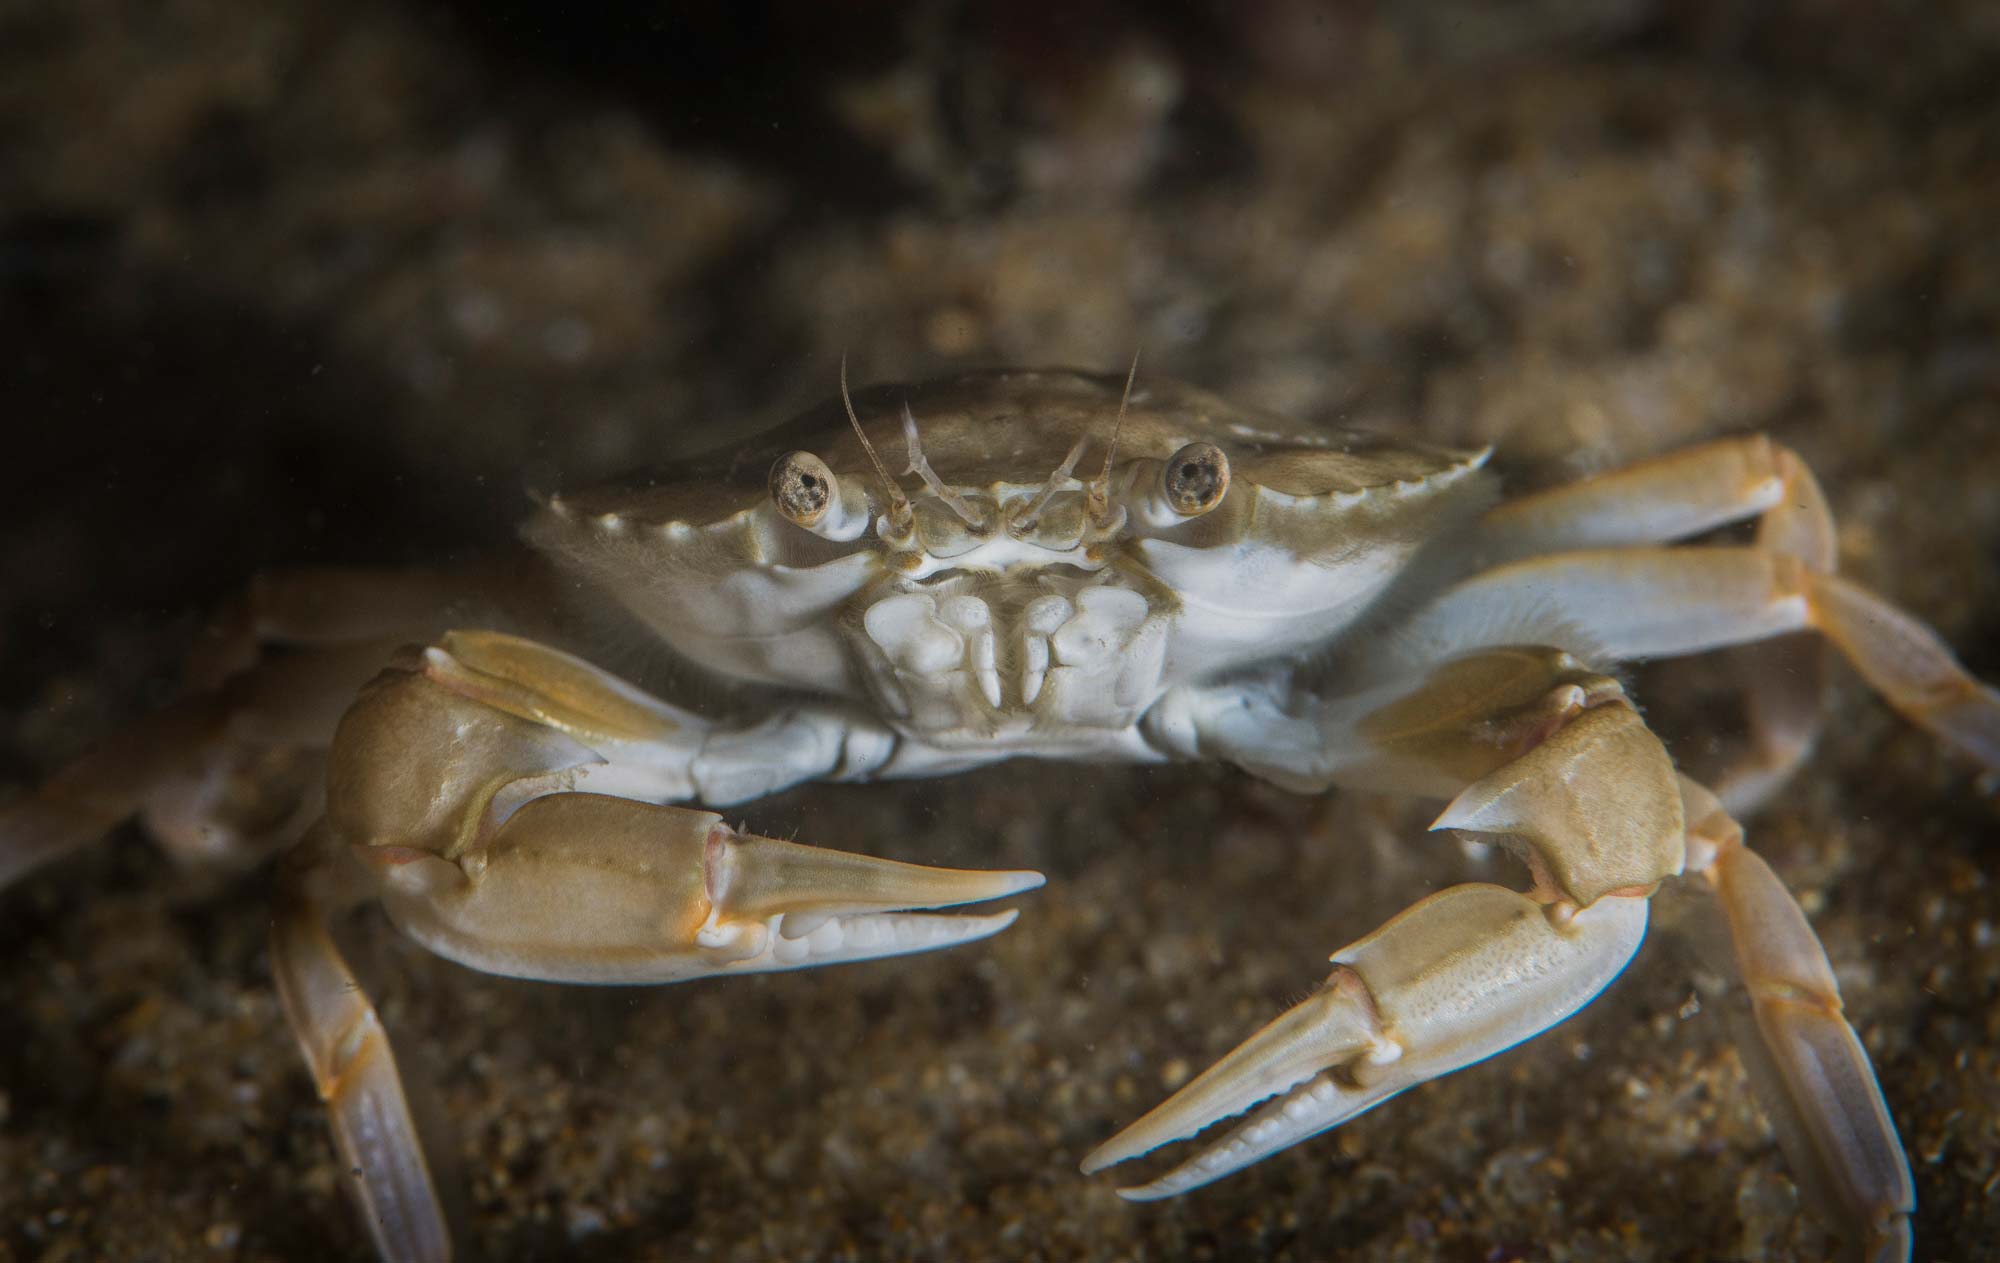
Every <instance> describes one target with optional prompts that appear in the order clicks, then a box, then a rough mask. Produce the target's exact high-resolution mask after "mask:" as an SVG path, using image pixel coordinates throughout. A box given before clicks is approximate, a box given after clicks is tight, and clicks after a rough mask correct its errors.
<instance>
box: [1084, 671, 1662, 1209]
mask: <svg viewBox="0 0 2000 1263" xmlns="http://www.w3.org/2000/svg"><path fill="white" fill-rule="evenodd" d="M1433 827H1434V828H1457V829H1465V830H1469V831H1474V832H1482V833H1490V834H1496V835H1502V836H1507V837H1512V838H1515V839H1518V840H1519V841H1520V843H1521V845H1522V846H1523V848H1524V850H1525V853H1526V856H1527V859H1528V866H1529V869H1530V871H1531V872H1532V873H1533V874H1534V876H1535V882H1534V886H1533V888H1532V889H1530V890H1529V891H1528V892H1527V893H1525V894H1522V893H1518V892H1516V891H1512V890H1508V889H1506V888H1504V887H1501V886H1490V885H1466V886H1455V887H1451V888H1450V889H1447V890H1444V891H1441V892H1439V893H1438V894H1435V895H1432V896H1431V897H1430V898H1428V899H1425V900H1424V901H1422V902H1421V903H1418V904H1417V905H1416V906H1414V907H1412V908H1411V909H1409V910H1408V911H1407V912H1404V913H1403V914H1402V915H1401V916H1399V917H1397V918H1396V919H1394V920H1393V921H1391V922H1389V924H1387V925H1386V926H1384V927H1383V928H1382V929H1380V930H1378V931H1376V932H1375V933H1374V934H1372V935H1370V936H1368V937H1367V938H1364V939H1362V940H1361V941H1360V942H1358V943H1355V944H1353V945H1351V946H1349V947H1347V948H1344V949H1342V950H1341V951H1339V952H1336V953H1335V954H1334V956H1333V961H1334V964H1335V969H1334V971H1333V974H1332V975H1331V976H1330V977H1329V978H1328V980H1327V984H1326V986H1325V987H1324V988H1323V989H1322V990H1321V991H1320V992H1319V993H1318V994H1316V995H1314V996H1313V997H1311V998H1310V999H1308V1000H1306V1001H1305V1002H1304V1003H1302V1004H1300V1005H1298V1006H1296V1007H1294V1008H1293V1009H1292V1010H1291V1011H1289V1012H1287V1013H1285V1014H1284V1015H1282V1016H1280V1017H1279V1018H1278V1019H1277V1020H1276V1021H1274V1022H1272V1023H1271V1024H1270V1025H1268V1026H1266V1027H1265V1028H1264V1029H1263V1030H1261V1031H1259V1032H1258V1033H1257V1034H1255V1035H1253V1036H1251V1037H1250V1039H1249V1040H1248V1041H1246V1042H1245V1043H1244V1044H1242V1045H1241V1046H1240V1047H1238V1048H1237V1049H1236V1050H1235V1051H1234V1052H1232V1053H1230V1054H1228V1055H1227V1056H1226V1057H1224V1058H1223V1059H1222V1061H1220V1062H1218V1063H1217V1064H1216V1065H1215V1066H1214V1067H1213V1068H1211V1069H1210V1070H1208V1071H1206V1072H1205V1073H1203V1074H1202V1075H1200V1076H1198V1077H1197V1078H1196V1079H1195V1080H1194V1081H1192V1082H1191V1083H1189V1084H1188V1085H1187V1086H1186V1087H1184V1088H1182V1089H1181V1091H1180V1092H1178V1093H1176V1094H1175V1095H1174V1096H1173V1097H1172V1098H1170V1099H1169V1100H1167V1101H1166V1102H1165V1103H1164V1104H1162V1105H1160V1106H1159V1107H1158V1108H1157V1109H1155V1110H1154V1111H1153V1112H1152V1113H1150V1114H1148V1115H1146V1116H1145V1117H1144V1118H1142V1119H1140V1120H1139V1121H1138V1122H1136V1123H1134V1124H1133V1125H1132V1126H1131V1127H1128V1128H1127V1129H1126V1130H1125V1131H1123V1132H1121V1133H1119V1134H1118V1135H1117V1136H1114V1137H1113V1138H1112V1139H1111V1140H1109V1141H1107V1142H1106V1143H1105V1144H1104V1145H1102V1146H1101V1147H1099V1148H1098V1149H1097V1150H1096V1151H1094V1152H1093V1153H1091V1154H1090V1155H1089V1156H1088V1157H1087V1158H1085V1159H1084V1162H1083V1169H1084V1170H1085V1171H1086V1172H1089V1171H1096V1170H1099V1169H1101V1168H1103V1167H1106V1166H1110V1165H1113V1164H1115V1163H1119V1162H1123V1161H1125V1160H1127V1159H1128V1158H1133V1157H1137V1156H1138V1155H1140V1154H1142V1153H1145V1152H1147V1151H1149V1150H1151V1149H1154V1148H1156V1147H1158V1146H1159V1145H1162V1144H1165V1143H1167V1142H1168V1141H1171V1140H1177V1139H1181V1138H1183V1137H1186V1136H1191V1135H1193V1134H1194V1133H1195V1132H1197V1131H1199V1130H1200V1129H1202V1128H1204V1127H1206V1126H1208V1125H1209V1124H1211V1123H1214V1122H1217V1121H1219V1120H1221V1119H1223V1118H1227V1117H1230V1116H1231V1115H1234V1114H1238V1113H1241V1112H1242V1111H1243V1110H1245V1109H1248V1108H1249V1107H1251V1106H1253V1105H1256V1104H1257V1103H1258V1102H1260V1101H1263V1100H1265V1099H1267V1098H1269V1097H1272V1096H1274V1095H1275V1096H1277V1097H1278V1099H1277V1100H1276V1101H1273V1102H1271V1103H1270V1104H1269V1105H1266V1106H1265V1107H1264V1108H1263V1109H1262V1110H1260V1111H1259V1112H1258V1113H1257V1114H1256V1115H1255V1116H1254V1117H1252V1118H1251V1120H1250V1121H1249V1122H1247V1123H1245V1124H1243V1125H1241V1126H1239V1127H1238V1128H1236V1129H1235V1130H1234V1131H1233V1132H1231V1133H1230V1135H1228V1136H1227V1137H1226V1138H1224V1139H1223V1140H1221V1141H1219V1142H1217V1143H1215V1144H1213V1145H1211V1146H1209V1147H1208V1148H1207V1149H1206V1150H1204V1151H1203V1152H1202V1153H1201V1154H1199V1155H1198V1156H1196V1157H1195V1158H1193V1159H1191V1160H1190V1161H1187V1162H1184V1163H1182V1164H1181V1165H1180V1166H1179V1167H1176V1168H1175V1169H1174V1170H1172V1171H1170V1172H1168V1173H1167V1174H1166V1175H1164V1176H1161V1177H1160V1178H1159V1179H1156V1180H1154V1181H1152V1182H1150V1183H1147V1184H1144V1185H1140V1186H1138V1187H1136V1188H1129V1189H1124V1190H1121V1193H1122V1195H1124V1196H1126V1197H1128V1198H1133V1199H1136V1200H1150V1199H1153V1198H1160V1197H1171V1196H1173V1195H1175V1194H1177V1193H1183V1192H1186V1191H1187V1190H1189V1189H1192V1188H1196V1187H1199V1186H1200V1185H1202V1184H1206V1183H1208V1182H1209V1181H1211V1180H1214V1179H1217V1178H1219V1177H1221V1176H1224V1175H1227V1174H1229V1173H1231V1172H1233V1171H1237V1170H1240V1169H1241V1168H1243V1167H1245V1166H1248V1165H1250V1164H1251V1163H1253V1162H1256V1161H1259V1160H1260V1159H1262V1158H1264V1157H1267V1156H1269V1155H1270V1154H1272V1153H1275V1152H1277V1151H1278V1150H1280V1149H1283V1148H1286V1147H1287V1146H1290V1145H1293V1144H1296V1143H1298V1142H1299V1141H1301V1140H1305V1139H1307V1138H1309V1137H1311V1136H1315V1135H1318V1134H1319V1133H1321V1132H1324V1131H1326V1130H1328V1129H1330V1128H1333V1127H1336V1126H1338V1125H1339V1124H1341V1123H1343V1122H1345V1121H1346V1120H1348V1119H1350V1118H1352V1117H1354V1116H1355V1115H1356V1114H1359V1113H1361V1112H1362V1111H1363V1110H1367V1109H1370V1108H1372V1107H1374V1106H1376V1105H1379V1104H1380V1103H1381V1102H1383V1101H1385V1100H1387V1099H1388V1098H1389V1097H1391V1096H1393V1095H1395V1094H1396V1093H1398V1092H1400V1091H1402V1090H1403V1089H1405V1088H1408V1087H1412V1086H1414V1085H1416V1084H1418V1083H1422V1082H1424V1081H1426V1080H1428V1079H1434V1078H1437V1077H1438V1076H1440V1075H1443V1074H1447V1073H1449V1072H1451V1071H1453V1070H1457V1069H1459V1068H1461V1067H1463V1066H1467V1065H1470V1064H1472V1063H1473V1062H1475V1061H1480V1060H1482V1059H1484V1058H1486V1057H1490V1056H1492V1055H1493V1054H1495V1053H1498V1052H1500V1051H1502V1050H1504V1049H1507V1048H1510V1047H1512V1046H1513V1045H1515V1044H1518V1043H1520V1042H1521V1041H1523V1040H1526V1039H1530V1038H1532V1037H1534V1036H1535V1035H1538V1034H1540V1033H1541V1032H1543V1031H1545V1030H1547V1029H1548V1028H1550V1027H1551V1026H1554V1025H1555V1024H1557V1023H1558V1022H1561V1021H1562V1020H1563V1019H1565V1018H1567V1017H1569V1016H1570V1015H1571V1014H1572V1013H1575V1012H1576V1011H1577V1010H1578V1009H1580V1008H1582V1007H1583V1006H1584V1005H1585V1004H1587V1003H1589V1002H1590V1000H1591V999H1592V998H1593V997H1595V996H1596V995H1597V993H1598V992H1599V991H1601V990H1602V989H1603V988H1604V987H1605V986H1606V985H1607V984H1608V983H1609V982H1610V981H1611V980H1612V979H1613V978H1615V977H1617V976H1618V974H1619V972H1620V971H1621V970H1623V969H1624V968H1625V965H1626V962H1628V961H1629V960H1630V959H1631V958H1632V954H1633V953H1634V952H1635V951H1637V950H1638V947H1639V943H1640V940H1641V939H1642V938H1643V937H1644V936H1645V930H1646V919H1647V899H1648V897H1649V896H1650V895H1651V893H1652V891H1653V889H1654V888H1655V887H1656V886H1657V885H1658V883H1659V882H1660V881H1661V880H1662V879H1664V878H1666V877H1669V876H1672V875H1674V874H1677V873H1678V872H1679V871H1680V869H1681V865H1682V858H1683V854H1684V851H1683V844H1684V826H1683V823H1682V815H1681V803H1680V798H1679V795H1678V793H1677V792H1676V788H1675V783H1674V776H1673V771H1672V766H1671V764H1670V763H1669V762H1668V760H1667V756H1666V751H1665V750H1664V749H1662V748H1661V746H1660V744H1659V741H1658V740H1657V739H1656V738H1654V737H1653V735H1652V734H1651V733H1650V732H1648V731H1646V728H1645V726H1644V724H1643V723H1641V722H1640V720H1639V718H1638V716H1637V715H1636V714H1635V713H1634V712H1633V711H1632V709H1631V707H1630V706H1629V705H1627V704H1625V703H1624V702H1623V701H1622V700H1619V699H1607V700H1604V701H1602V702H1600V703H1599V704H1598V705H1595V706H1591V707H1589V708H1587V709H1585V710H1583V711H1581V712H1580V713H1578V714H1576V715H1574V716H1573V717H1572V718H1570V719H1569V720H1568V722H1566V723H1562V724H1561V725H1560V726H1559V727H1557V728H1556V729H1555V730H1554V731H1553V732H1552V733H1550V734H1549V735H1547V736H1546V738H1545V739H1543V740H1541V741H1540V742H1539V743H1538V744H1536V745H1534V746H1533V748H1532V749H1530V750H1528V752H1527V753H1525V754H1523V755H1521V756H1520V757H1519V758H1515V759H1513V760H1512V761H1510V762H1506V763H1504V764H1502V765H1501V766H1500V767H1498V768H1497V769H1496V770H1494V771H1493V772H1491V773H1489V774H1487V775H1485V776H1483V777H1481V778H1480V779H1478V780H1477V781H1475V782H1474V783H1473V784H1472V785H1470V786H1468V787H1467V788H1466V789H1465V790H1464V792H1462V793H1461V794H1459V796H1458V797H1457V798H1455V799H1454V800H1453V801H1452V803H1451V804H1450V806H1448V807H1447V808H1446V809H1445V812H1444V814H1443V815H1442V816H1440V817H1439V818H1438V821H1437V823H1436V824H1435V825H1434V826H1433Z"/></svg>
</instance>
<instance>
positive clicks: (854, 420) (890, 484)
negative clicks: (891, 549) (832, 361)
mask: <svg viewBox="0 0 2000 1263" xmlns="http://www.w3.org/2000/svg"><path fill="white" fill-rule="evenodd" d="M840 403H841V406H842V407H844V408H846V409H847V423H848V424H849V425H851V426H853V427H854V437H855V438H858V439H860V440H861V450H862V451H864V452H866V453H868V459H869V461H870V462H871V463H872V464H873V465H874V466H875V473H876V474H877V475H878V476H879V477H880V478H881V479H882V487H883V489H884V490H886V491H887V492H888V493H889V518H890V520H891V521H902V522H907V521H909V519H910V499H909V497H908V496H906V495H904V494H903V488H902V484H900V483H898V482H897V481H896V480H895V479H894V478H891V477H890V476H889V470H888V467H887V466H885V465H883V464H882V458H881V457H880V456H877V455H876V454H875V445H874V444H873V443H870V442H869V441H868V436H867V435H866V434H864V433H863V432H862V430H861V418H860V417H857V416H855V415H854V400H853V398H852V397H850V396H849V395H848V393H847V352H845V351H842V352H841V353H840Z"/></svg>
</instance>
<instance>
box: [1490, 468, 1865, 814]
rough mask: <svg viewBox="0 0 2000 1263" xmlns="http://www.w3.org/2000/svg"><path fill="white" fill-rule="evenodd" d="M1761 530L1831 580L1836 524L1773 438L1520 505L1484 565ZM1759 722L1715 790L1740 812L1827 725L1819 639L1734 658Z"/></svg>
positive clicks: (1497, 520) (1495, 534) (1788, 639)
mask: <svg viewBox="0 0 2000 1263" xmlns="http://www.w3.org/2000/svg"><path fill="white" fill-rule="evenodd" d="M1751 516H1755V517H1756V518H1757V541H1756V542H1757V546H1758V547H1760V548H1766V549H1770V550H1771V551H1773V552H1780V553H1786V554H1789V555H1791V556H1794V557H1797V558H1798V559H1799V560H1800V561H1801V562H1803V563H1804V564H1805V565H1806V567H1807V568H1808V569H1811V570H1816V571H1820V572H1822V573H1828V572H1831V571H1832V570H1833V569H1834V566H1835V562H1836V540H1835V536H1834V526H1833V514H1832V512H1831V511H1830V510H1829V509H1828V508H1827V503H1826V496H1825V494H1824V493H1823V492H1821V490H1820V487H1819V483H1818V481H1817V480H1816V479H1814V477H1813V475H1812V471H1811V469H1809V468H1808V467H1807V466H1806V464H1805V462H1804V461H1802V460H1800V459H1799V457H1798V455H1797V453H1795V452H1793V451H1792V450H1791V449H1790V448H1788V447H1784V446H1782V445H1781V444H1777V443H1773V442H1772V441H1771V440H1770V439H1769V438H1768V437H1767V436H1765V435H1761V434H1758V435H1750V436H1746V437H1742V438H1732V439H1723V440H1721V441H1719V442H1714V443H1705V444H1702V445H1701V446H1699V447H1691V448H1686V449H1684V450H1682V451H1678V452H1670V453H1668V454H1666V455H1664V456H1659V457H1655V458H1653V459H1652V460H1646V461H1641V462H1639V463H1638V464H1635V465H1630V466H1627V467H1626V468H1624V469H1616V470H1612V471H1611V472H1609V473H1605V474H1600V475H1598V476H1596V477H1593V478H1586V479H1584V480H1582V481H1581V482H1576V483H1571V484H1570V485H1568V486H1564V487H1554V488H1551V489H1549V490H1547V491H1543V492H1540V493H1538V494H1535V495H1530V496H1524V497H1521V498H1520V499H1517V500H1512V501H1509V502H1507V503H1506V504H1503V505H1501V506H1499V507H1498V508H1496V509H1494V510H1492V511H1491V512H1489V513H1488V514H1487V515H1486V516H1485V518H1484V519H1482V521H1481V523H1480V532H1481V538H1480V547H1479V551H1480V554H1481V557H1482V560H1483V561H1484V562H1485V563H1486V564H1488V565H1492V564H1495V563H1499V562H1504V561H1512V560H1516V559H1519V558H1522V557H1527V556H1531V555H1534V554H1536V553H1551V552H1558V551H1568V550H1573V549H1582V548H1605V547H1612V546H1618V545H1637V544H1655V543H1665V542H1668V541H1671V540H1678V539H1685V538H1687V537H1689V536H1692V535H1698V534H1701V533H1702V532H1704V531H1708V530H1712V529H1714V528H1715V527H1718V526H1724V525H1727V524H1728V523H1731V522H1736V521H1741V520H1743V519H1744V518H1747V517H1751ZM1731 657H1732V662H1731V667H1732V669H1733V671H1734V673H1735V675H1736V677H1737V679H1738V680H1739V681H1740V683H1741V687H1742V689H1743V692H1744V695H1745V702H1746V705H1747V710H1748V718H1749V733H1748V736H1749V739H1750V745H1749V749H1747V750H1745V751H1742V752H1741V753H1739V754H1738V755H1737V756H1736V757H1735V758H1733V759H1732V760H1731V761H1730V763H1729V764H1727V765H1726V767H1725V768H1724V769H1723V770H1722V771H1721V772H1720V773H1718V774H1717V776H1716V777H1715V779H1714V783H1715V784H1716V785H1717V787H1718V790H1717V792H1718V793H1719V794H1720V796H1721V797H1722V799H1723V801H1724V802H1726V803H1727V804H1729V807H1730V809H1731V810H1732V811H1736V812H1739V813H1740V812H1745V811H1749V810H1752V809H1754V808H1755V807H1756V806H1757V805H1759V804H1760V803H1762V802H1763V801H1764V800H1765V799H1767V798H1769V797H1770V795H1771V794H1772V793H1773V792H1775V791H1776V790H1777V789H1778V788H1779V787H1780V786H1782V785H1783V784H1784V782H1785V781H1786V780H1787V779H1789V778H1790V776H1791V774H1792V772H1793V771H1795V770H1796V769H1797V767H1798V765H1799V764H1800V763H1801V762H1802V761H1804V759H1805V756H1806V755H1807V753H1809V752H1810V750H1811V748H1812V743H1813V741H1814V739H1815V738H1816V737H1817V736H1818V733H1819V728H1820V725H1821V723H1822V722H1823V721H1824V714H1825V712H1824V709H1823V706H1822V694H1823V693H1824V691H1825V683H1826V680H1825V675H1826V652H1825V649H1824V647H1823V646H1822V645H1820V644H1819V643H1818V642H1817V640H1816V638H1814V637H1812V636H1810V635H1793V636H1780V637H1774V638H1773V639H1771V640H1769V641H1764V642H1761V643H1759V644H1756V645H1747V646H1742V647H1739V648H1737V649H1735V650H1733V651H1732V653H1731Z"/></svg>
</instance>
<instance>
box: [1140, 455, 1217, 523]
mask: <svg viewBox="0 0 2000 1263" xmlns="http://www.w3.org/2000/svg"><path fill="white" fill-rule="evenodd" d="M1228 494H1229V457H1228V456H1227V455H1225V454H1224V453H1223V451H1222V449H1221V448H1219V447H1217V446H1216V445H1215V444H1213V443H1209V442H1206V441H1201V440H1197V441H1196V442H1193V443H1189V444H1187V445H1185V446H1184V447H1182V448H1181V449H1180V450H1179V451H1177V452H1175V453H1174V454H1173V455H1172V456H1169V457H1168V458H1167V459H1166V460H1165V461H1164V462H1162V463H1161V465H1160V467H1159V472H1158V473H1157V474H1156V475H1154V477H1153V479H1152V484H1151V485H1150V486H1149V487H1147V488H1146V490H1145V491H1143V492H1140V493H1138V494H1135V495H1133V496H1132V497H1131V501H1132V515H1133V516H1134V517H1136V518H1138V519H1139V520H1140V521H1141V522H1144V523H1145V524H1146V525H1148V526H1152V527H1156V528H1158V527H1172V526H1178V525H1179V524H1180V523H1182V522H1185V521H1188V520H1189V519H1191V518H1198V517H1200V516H1202V515H1203V514H1205V513H1210V512H1213V511H1214V510H1215V508H1216V506H1218V505H1220V504H1221V503H1222V501H1223V498H1224V497H1226V496H1227V495H1228Z"/></svg>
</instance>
